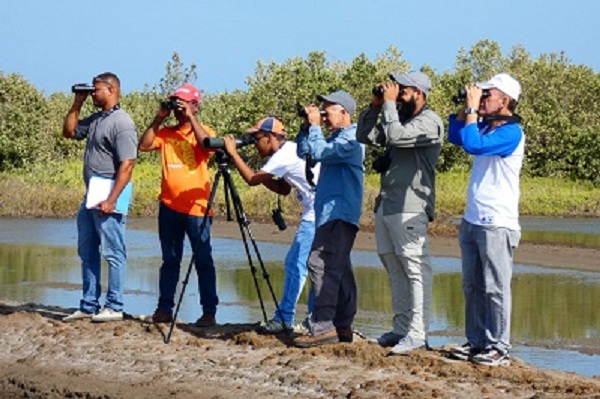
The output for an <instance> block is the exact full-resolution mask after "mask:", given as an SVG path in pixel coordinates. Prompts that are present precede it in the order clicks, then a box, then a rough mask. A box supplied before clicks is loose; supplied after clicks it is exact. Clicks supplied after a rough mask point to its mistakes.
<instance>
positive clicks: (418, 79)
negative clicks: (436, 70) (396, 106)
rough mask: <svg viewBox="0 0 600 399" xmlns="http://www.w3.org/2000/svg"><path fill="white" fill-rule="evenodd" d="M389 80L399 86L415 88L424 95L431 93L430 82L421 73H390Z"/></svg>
mask: <svg viewBox="0 0 600 399" xmlns="http://www.w3.org/2000/svg"><path fill="white" fill-rule="evenodd" d="M390 79H392V80H394V81H396V83H398V84H399V85H400V86H407V87H416V88H417V89H419V90H421V91H422V92H423V93H425V94H429V92H430V91H431V80H429V77H428V76H427V75H425V74H424V73H423V72H418V71H417V72H409V73H404V74H402V75H401V74H399V73H391V74H390Z"/></svg>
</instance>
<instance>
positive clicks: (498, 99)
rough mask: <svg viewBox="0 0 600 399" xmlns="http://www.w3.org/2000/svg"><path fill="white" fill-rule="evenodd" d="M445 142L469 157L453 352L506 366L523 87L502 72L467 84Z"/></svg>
mask: <svg viewBox="0 0 600 399" xmlns="http://www.w3.org/2000/svg"><path fill="white" fill-rule="evenodd" d="M465 89H466V101H465V105H464V107H463V109H462V110H461V111H460V113H459V114H458V115H451V116H450V128H449V134H448V140H449V141H450V142H451V143H452V144H455V145H458V146H461V147H463V149H464V150H465V151H466V152H467V153H469V154H472V155H473V156H474V160H473V167H472V170H471V178H470V181H469V186H468V189H467V207H466V209H465V214H464V216H463V220H462V223H461V226H460V233H459V241H460V248H461V253H462V271H463V280H462V285H463V293H464V295H465V333H466V336H467V341H468V342H467V343H466V344H464V345H463V346H460V347H456V348H454V349H453V350H452V354H453V356H454V357H457V358H459V359H464V360H471V361H472V362H474V363H477V364H483V365H488V366H502V365H508V364H510V356H509V349H510V348H511V346H510V317H511V288H510V281H511V277H512V269H513V251H514V249H515V248H516V247H517V246H518V244H519V239H520V236H521V231H520V230H521V229H520V226H519V174H520V172H521V166H522V164H523V157H524V147H525V135H524V134H523V129H522V128H521V125H520V124H519V123H520V118H519V117H518V116H517V115H516V114H515V113H514V111H515V107H516V105H517V101H518V99H519V95H520V94H521V85H520V84H519V82H517V81H516V80H515V79H514V78H513V77H511V76H510V75H507V74H505V73H501V74H498V75H495V76H493V77H492V78H491V79H490V80H489V81H487V82H484V83H477V84H471V85H468V86H467V87H466V88H465Z"/></svg>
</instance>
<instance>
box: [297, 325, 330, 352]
mask: <svg viewBox="0 0 600 399" xmlns="http://www.w3.org/2000/svg"><path fill="white" fill-rule="evenodd" d="M337 342H339V338H338V334H337V331H336V330H335V329H333V330H331V331H327V332H324V333H323V334H319V335H312V334H307V335H303V336H301V337H298V338H296V339H295V340H294V345H295V346H297V347H298V348H311V347H313V346H319V345H324V344H335V343H337Z"/></svg>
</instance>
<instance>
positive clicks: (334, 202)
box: [296, 124, 365, 227]
mask: <svg viewBox="0 0 600 399" xmlns="http://www.w3.org/2000/svg"><path fill="white" fill-rule="evenodd" d="M296 142H297V144H298V148H297V152H298V156H299V157H300V158H302V159H306V157H307V155H308V156H310V157H311V159H312V160H313V161H316V162H320V163H321V172H320V174H319V182H318V183H317V193H316V196H315V213H316V219H317V220H316V222H317V227H319V226H322V225H323V224H325V223H327V222H330V221H332V220H336V219H341V220H343V221H345V222H348V223H352V224H354V225H356V226H358V221H359V219H360V215H361V212H362V198H363V184H364V167H363V161H364V152H365V151H364V146H363V145H362V144H360V143H359V142H358V141H356V124H352V125H350V126H348V127H346V128H341V129H338V130H336V131H335V132H333V133H332V134H331V136H329V137H327V138H325V137H324V136H323V132H322V130H321V127H320V126H310V127H309V128H308V129H307V128H306V127H304V128H301V129H300V132H299V133H298V136H297V138H296Z"/></svg>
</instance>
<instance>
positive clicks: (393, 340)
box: [369, 331, 404, 348]
mask: <svg viewBox="0 0 600 399" xmlns="http://www.w3.org/2000/svg"><path fill="white" fill-rule="evenodd" d="M402 338H404V337H403V336H402V335H400V334H396V333H395V332H393V331H390V332H386V333H385V334H383V335H382V336H380V337H379V338H374V339H370V340H369V342H370V343H372V344H377V345H379V346H382V347H384V348H390V347H392V346H394V345H396V344H397V343H398V342H400V340H401V339H402Z"/></svg>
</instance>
